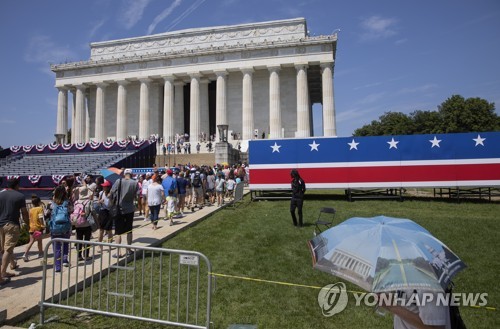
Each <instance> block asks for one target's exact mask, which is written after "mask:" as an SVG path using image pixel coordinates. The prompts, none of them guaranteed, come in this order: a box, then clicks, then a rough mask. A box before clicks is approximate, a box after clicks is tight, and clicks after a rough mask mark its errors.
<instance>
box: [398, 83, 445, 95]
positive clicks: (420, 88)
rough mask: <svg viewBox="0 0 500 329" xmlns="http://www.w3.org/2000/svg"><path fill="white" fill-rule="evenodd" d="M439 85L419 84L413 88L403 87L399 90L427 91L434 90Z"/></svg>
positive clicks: (403, 91)
mask: <svg viewBox="0 0 500 329" xmlns="http://www.w3.org/2000/svg"><path fill="white" fill-rule="evenodd" d="M437 87H438V85H437V84H435V83H428V84H425V85H422V86H417V87H413V88H402V89H401V90H399V91H398V94H414V93H425V92H429V91H431V90H434V89H436V88H437Z"/></svg>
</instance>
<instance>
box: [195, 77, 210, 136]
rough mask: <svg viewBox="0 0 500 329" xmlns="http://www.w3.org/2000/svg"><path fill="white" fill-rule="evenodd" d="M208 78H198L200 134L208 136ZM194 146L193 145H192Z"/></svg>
mask: <svg viewBox="0 0 500 329" xmlns="http://www.w3.org/2000/svg"><path fill="white" fill-rule="evenodd" d="M209 82H210V81H208V79H200V134H201V133H204V134H205V136H207V137H208V135H209V133H210V121H209V120H210V119H209V117H210V116H209V113H208V111H209V106H208V83H209ZM193 146H195V145H193Z"/></svg>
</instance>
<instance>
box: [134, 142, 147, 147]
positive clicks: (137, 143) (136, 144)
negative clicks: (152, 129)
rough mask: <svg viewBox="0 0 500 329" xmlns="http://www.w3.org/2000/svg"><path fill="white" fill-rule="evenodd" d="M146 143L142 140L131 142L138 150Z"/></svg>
mask: <svg viewBox="0 0 500 329" xmlns="http://www.w3.org/2000/svg"><path fill="white" fill-rule="evenodd" d="M145 142H146V141H145V140H142V141H136V140H133V141H132V145H134V147H135V148H139V147H141V145H142V144H144V143H145Z"/></svg>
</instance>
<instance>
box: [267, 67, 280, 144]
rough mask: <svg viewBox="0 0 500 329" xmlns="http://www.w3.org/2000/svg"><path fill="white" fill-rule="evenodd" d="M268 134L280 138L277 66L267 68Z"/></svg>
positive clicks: (278, 68) (278, 69)
mask: <svg viewBox="0 0 500 329" xmlns="http://www.w3.org/2000/svg"><path fill="white" fill-rule="evenodd" d="M268 70H269V134H270V135H271V138H282V137H283V135H282V129H281V128H282V127H281V100H280V97H281V96H280V76H279V71H280V67H279V66H273V67H269V68H268Z"/></svg>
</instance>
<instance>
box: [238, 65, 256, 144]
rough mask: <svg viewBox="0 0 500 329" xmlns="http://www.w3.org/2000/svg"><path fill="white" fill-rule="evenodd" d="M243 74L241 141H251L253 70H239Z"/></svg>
mask: <svg viewBox="0 0 500 329" xmlns="http://www.w3.org/2000/svg"><path fill="white" fill-rule="evenodd" d="M241 71H242V72H243V96H242V100H243V102H242V103H243V105H242V107H243V108H242V112H243V113H242V118H243V122H242V134H241V138H242V139H252V138H253V129H254V128H253V127H254V125H253V86H252V84H253V82H252V73H253V72H254V70H253V68H245V69H242V70H241Z"/></svg>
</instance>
